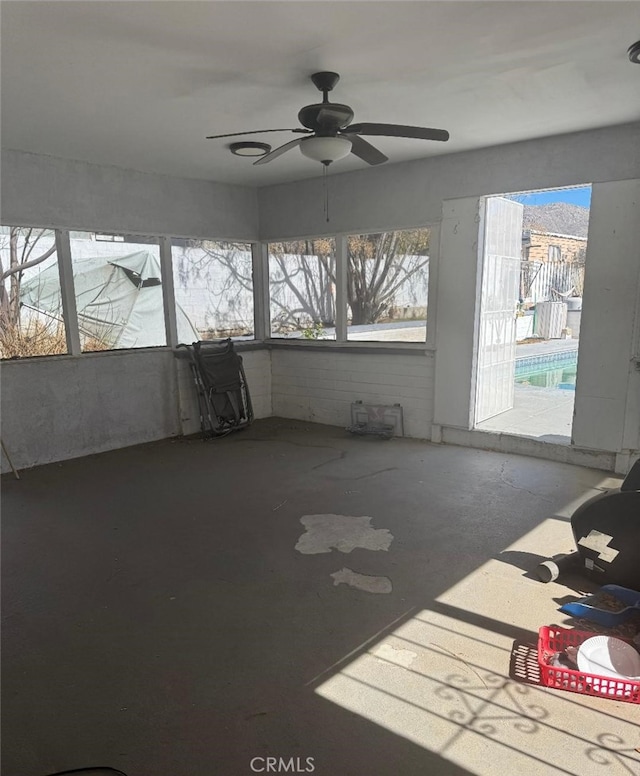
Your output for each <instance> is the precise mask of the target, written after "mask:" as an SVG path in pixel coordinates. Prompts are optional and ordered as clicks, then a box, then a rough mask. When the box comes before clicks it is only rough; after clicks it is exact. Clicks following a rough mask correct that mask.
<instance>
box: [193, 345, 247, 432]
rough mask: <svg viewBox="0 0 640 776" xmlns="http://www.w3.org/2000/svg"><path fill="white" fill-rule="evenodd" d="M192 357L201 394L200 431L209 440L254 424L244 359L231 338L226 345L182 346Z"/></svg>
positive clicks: (194, 377)
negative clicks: (243, 363)
mask: <svg viewBox="0 0 640 776" xmlns="http://www.w3.org/2000/svg"><path fill="white" fill-rule="evenodd" d="M178 347H179V348H185V349H186V351H187V353H188V356H189V364H190V367H191V373H192V375H193V379H194V382H195V385H196V391H197V394H198V405H199V408H200V427H201V429H202V433H203V434H204V435H205V436H206V437H221V436H226V435H227V434H230V433H231V432H232V431H238V430H239V429H242V428H245V427H246V426H248V425H249V424H250V423H251V422H252V421H253V407H252V405H251V397H250V395H249V388H248V386H247V378H246V376H245V373H244V367H243V365H242V356H240V355H239V354H238V353H237V352H236V351H235V348H234V345H233V341H232V340H231V339H230V338H229V339H227V340H223V341H222V342H207V341H204V342H194V343H193V344H192V345H178Z"/></svg>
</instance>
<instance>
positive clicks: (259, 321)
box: [251, 242, 271, 340]
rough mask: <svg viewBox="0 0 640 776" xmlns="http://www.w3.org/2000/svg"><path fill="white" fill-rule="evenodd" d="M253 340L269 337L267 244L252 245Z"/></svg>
mask: <svg viewBox="0 0 640 776" xmlns="http://www.w3.org/2000/svg"><path fill="white" fill-rule="evenodd" d="M251 257H252V269H253V316H254V332H255V335H254V338H255V339H256V340H265V339H266V338H267V337H270V336H271V315H270V310H269V255H268V245H267V243H262V242H260V243H252V245H251Z"/></svg>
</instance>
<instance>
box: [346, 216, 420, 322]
mask: <svg viewBox="0 0 640 776" xmlns="http://www.w3.org/2000/svg"><path fill="white" fill-rule="evenodd" d="M429 238H430V231H429V230H428V229H409V230H406V231H401V232H382V233H381V234H366V235H352V236H351V237H349V238H348V240H347V254H348V273H347V301H348V302H349V307H350V308H351V323H352V324H353V325H357V324H366V323H377V322H378V321H380V319H381V318H383V317H384V316H385V315H388V314H389V312H390V308H391V307H392V306H393V302H394V299H395V296H396V294H397V293H398V291H399V290H400V288H402V287H403V286H405V284H407V283H408V281H410V280H411V279H412V278H416V276H418V275H419V274H420V273H422V272H424V271H425V270H426V268H427V266H428V264H429Z"/></svg>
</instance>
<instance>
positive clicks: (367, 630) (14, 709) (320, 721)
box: [2, 419, 640, 776]
mask: <svg viewBox="0 0 640 776" xmlns="http://www.w3.org/2000/svg"><path fill="white" fill-rule="evenodd" d="M617 482H618V481H617V480H612V479H607V477H606V475H603V473H602V472H597V471H594V470H588V469H581V468H578V467H572V466H569V465H564V464H557V463H551V462H548V461H543V460H538V459H529V458H525V457H518V456H506V455H502V454H498V453H490V452H484V451H479V450H471V449H465V448H456V447H451V446H437V445H430V444H427V443H423V442H419V441H412V440H391V441H382V440H379V439H374V438H366V437H365V438H362V437H352V436H349V435H348V434H346V433H345V432H344V431H342V430H341V429H336V428H327V427H322V426H312V425H308V424H303V423H297V422H291V421H282V420H277V419H270V420H267V421H260V422H257V423H256V424H255V425H254V426H253V427H252V428H251V429H249V430H247V431H245V432H242V433H241V434H237V435H235V436H232V437H228V438H226V439H223V440H219V441H216V442H207V443H205V442H202V441H200V440H193V439H191V440H174V441H165V442H160V443H155V444H149V445H143V446H139V447H135V448H129V449H126V450H120V451H115V452H111V453H105V454H101V455H97V456H91V457H88V458H84V459H78V460H75V461H69V462H65V463H63V464H53V465H49V466H44V467H41V468H38V469H33V470H30V471H26V472H24V473H23V477H22V479H21V480H20V481H15V480H13V479H11V477H8V476H7V477H4V478H3V483H2V484H3V534H4V536H3V539H4V547H3V597H4V607H3V641H4V645H3V706H2V712H3V769H2V773H3V774H4V776H43V774H46V773H50V772H52V771H55V770H61V769H63V768H64V769H66V768H75V767H80V766H85V765H90V764H91V765H111V766H113V767H116V768H120V769H122V770H123V771H124V772H125V773H127V774H128V776H176V774H180V776H183V775H184V776H245V774H246V775H247V776H250V775H251V774H252V773H257V772H262V773H267V772H277V771H276V770H275V769H274V768H273V767H271V768H270V770H269V771H267V770H266V766H267V761H266V760H260V759H258V760H256V759H253V758H266V757H276V758H284V761H285V762H284V763H280V766H281V769H280V772H287V771H286V770H285V769H284V768H283V767H282V765H283V764H284V765H286V766H287V768H288V772H289V773H291V772H299V773H304V772H307V773H310V772H313V773H316V774H320V775H321V776H418V775H420V776H425V775H426V774H428V775H429V776H464V775H465V774H477V775H479V776H495V774H516V773H517V774H518V775H519V776H526V775H527V774H531V776H534V775H535V776H541V774H545V776H546V775H547V774H575V775H576V776H591V775H593V776H596V774H601V773H602V772H603V769H604V770H605V771H606V773H607V774H609V775H610V776H618V774H620V776H629V774H638V773H640V755H639V754H638V753H637V752H635V751H634V750H635V747H638V746H640V738H639V736H638V728H637V724H638V722H639V721H640V719H639V716H640V715H639V714H638V710H639V707H637V706H632V705H631V704H624V703H620V702H617V701H608V700H605V699H599V698H586V697H583V696H580V695H577V694H574V693H566V692H562V691H558V690H548V689H545V688H541V687H536V686H533V685H527V684H521V683H519V682H516V681H513V680H512V679H510V678H509V663H510V655H511V652H512V648H513V645H514V643H515V642H527V643H535V641H536V634H537V629H538V627H539V626H540V625H542V624H545V623H553V622H555V623H558V624H562V623H563V622H565V619H564V616H563V615H560V614H559V612H558V611H557V607H558V600H559V599H562V598H563V597H565V596H567V595H569V594H573V595H575V591H574V589H572V588H571V587H567V586H565V585H560V584H557V583H552V584H550V585H543V584H542V583H539V582H536V581H534V580H533V579H531V578H530V577H529V576H527V573H526V572H527V570H528V569H532V568H534V567H535V566H536V565H537V562H538V561H539V560H540V557H541V556H547V555H548V554H554V553H557V552H562V551H567V550H569V549H570V548H571V546H572V541H571V534H570V527H569V522H568V517H569V515H570V514H571V512H572V510H573V509H574V508H575V506H576V504H577V503H579V502H580V501H581V500H583V499H585V498H587V497H588V496H590V495H592V494H593V493H594V492H596V491H595V490H594V489H597V488H601V487H607V486H611V485H613V484H616V483H617ZM324 513H334V514H338V515H352V516H363V515H367V516H370V517H371V518H372V525H373V528H374V529H376V530H380V529H387V530H388V531H390V532H391V534H392V535H393V541H392V542H391V544H390V546H389V548H388V550H377V551H374V550H371V549H355V550H353V551H352V552H350V553H348V554H344V553H342V552H338V551H336V550H333V551H332V552H328V553H323V554H311V555H309V554H302V553H301V552H299V551H297V550H296V549H295V547H296V543H297V542H298V540H299V539H300V537H301V535H302V534H303V533H304V527H303V525H302V524H301V522H300V520H301V517H303V516H304V515H311V514H324ZM343 567H348V568H349V569H351V570H353V571H355V572H358V573H360V574H364V575H374V576H384V577H387V578H388V579H389V580H391V583H392V587H393V589H392V592H390V593H388V594H373V593H367V592H363V591H362V590H359V589H355V588H353V587H350V586H348V585H344V584H341V585H335V584H334V578H332V577H331V575H332V574H334V573H336V572H337V571H339V570H340V569H342V568H343ZM289 758H300V759H299V760H298V761H296V760H295V759H294V760H293V761H290V760H289ZM306 758H313V760H312V761H311V760H309V761H308V760H307V759H306ZM252 761H253V769H252ZM292 762H293V766H295V770H294V768H293V766H292ZM270 765H271V763H270ZM605 765H606V766H607V767H606V768H604V766H605ZM260 769H262V770H260Z"/></svg>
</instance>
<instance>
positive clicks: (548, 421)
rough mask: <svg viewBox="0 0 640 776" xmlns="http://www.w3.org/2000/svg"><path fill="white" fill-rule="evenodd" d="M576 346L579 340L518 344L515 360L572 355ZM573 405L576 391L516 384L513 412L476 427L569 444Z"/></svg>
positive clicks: (505, 413)
mask: <svg viewBox="0 0 640 776" xmlns="http://www.w3.org/2000/svg"><path fill="white" fill-rule="evenodd" d="M578 344H579V343H578V340H547V341H545V342H539V343H529V344H526V345H518V346H517V348H516V359H522V358H531V357H539V356H545V355H556V354H560V353H565V352H566V353H572V352H574V351H577V349H578ZM574 402H575V391H570V390H564V389H562V388H538V387H536V386H534V385H524V384H521V383H516V385H515V394H514V406H513V409H511V410H507V411H506V412H502V413H501V414H500V415H496V416H495V417H493V418H489V419H488V420H485V421H483V422H482V423H478V424H477V426H476V428H477V430H478V431H491V432H498V433H503V434H513V435H515V436H524V437H530V438H532V439H539V440H540V441H543V442H551V443H553V444H565V445H568V444H570V442H571V426H572V424H573V407H574Z"/></svg>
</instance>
